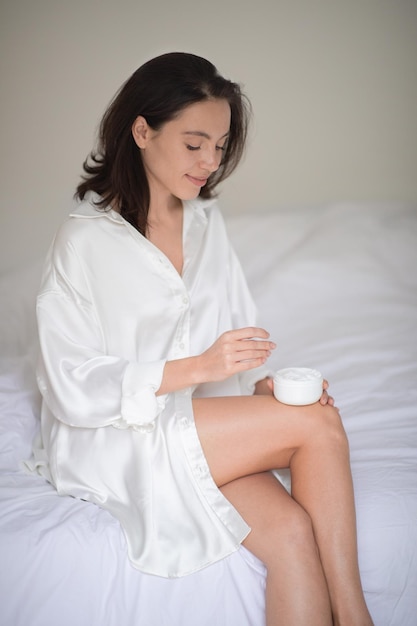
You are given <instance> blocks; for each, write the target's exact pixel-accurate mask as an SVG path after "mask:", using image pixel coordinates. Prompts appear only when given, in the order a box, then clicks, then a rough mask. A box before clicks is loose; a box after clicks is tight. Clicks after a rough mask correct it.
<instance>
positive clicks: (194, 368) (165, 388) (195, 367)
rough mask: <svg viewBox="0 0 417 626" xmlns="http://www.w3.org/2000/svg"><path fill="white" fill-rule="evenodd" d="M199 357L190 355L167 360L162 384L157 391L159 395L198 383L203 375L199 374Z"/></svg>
mask: <svg viewBox="0 0 417 626" xmlns="http://www.w3.org/2000/svg"><path fill="white" fill-rule="evenodd" d="M199 369H200V367H199V357H198V356H190V357H186V358H184V359H175V360H173V361H167V362H166V363H165V367H164V373H163V376H162V382H161V386H160V387H159V389H158V391H157V392H156V395H157V396H160V395H163V394H165V393H170V392H172V391H178V390H179V389H185V388H186V387H192V386H194V385H198V384H199V383H200V382H202V381H201V380H200V378H201V376H199Z"/></svg>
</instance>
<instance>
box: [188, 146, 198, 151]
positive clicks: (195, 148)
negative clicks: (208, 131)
mask: <svg viewBox="0 0 417 626" xmlns="http://www.w3.org/2000/svg"><path fill="white" fill-rule="evenodd" d="M187 150H200V146H190V145H187Z"/></svg>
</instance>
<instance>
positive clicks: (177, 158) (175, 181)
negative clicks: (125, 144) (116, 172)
mask: <svg viewBox="0 0 417 626" xmlns="http://www.w3.org/2000/svg"><path fill="white" fill-rule="evenodd" d="M229 128H230V106H229V103H228V102H227V100H205V101H203V102H197V103H195V104H191V105H189V106H188V107H187V108H185V109H184V110H183V111H181V112H180V113H179V115H178V116H177V117H176V118H175V119H173V120H171V121H170V122H167V123H166V124H164V125H163V126H162V128H161V129H160V130H158V131H155V130H153V129H152V128H150V126H148V124H147V122H146V120H145V118H144V117H142V116H139V117H138V118H137V119H136V120H135V122H134V124H133V126H132V133H133V138H134V140H135V142H136V144H137V145H138V146H139V148H140V149H141V151H142V160H143V164H144V167H145V171H146V174H147V177H148V182H149V188H150V191H151V204H152V203H154V202H155V201H156V202H163V201H168V203H169V201H170V200H172V198H175V199H177V198H178V199H180V200H191V199H193V198H195V197H197V196H198V194H199V193H200V189H201V187H203V186H204V185H205V184H206V182H207V179H208V177H209V176H210V174H212V173H213V172H215V171H216V170H217V169H218V167H219V165H220V162H221V160H222V156H223V151H224V149H225V146H226V142H227V137H228V134H229Z"/></svg>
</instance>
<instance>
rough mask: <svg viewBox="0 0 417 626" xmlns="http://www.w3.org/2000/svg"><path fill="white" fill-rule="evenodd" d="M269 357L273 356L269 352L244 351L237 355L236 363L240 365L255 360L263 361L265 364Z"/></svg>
mask: <svg viewBox="0 0 417 626" xmlns="http://www.w3.org/2000/svg"><path fill="white" fill-rule="evenodd" d="M269 356H271V353H270V352H269V350H268V351H264V350H262V351H261V350H242V351H241V352H237V353H236V363H240V362H242V361H253V360H254V359H262V360H263V362H265V361H266V360H267V358H268V357H269Z"/></svg>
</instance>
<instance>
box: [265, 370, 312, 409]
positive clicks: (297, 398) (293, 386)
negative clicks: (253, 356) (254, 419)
mask: <svg viewBox="0 0 417 626" xmlns="http://www.w3.org/2000/svg"><path fill="white" fill-rule="evenodd" d="M322 393H323V376H322V375H321V374H320V372H318V371H317V370H313V369H310V368H308V367H287V368H285V369H282V370H278V371H277V372H276V373H275V376H274V396H275V397H276V399H277V400H279V401H280V402H283V403H284V404H293V405H295V406H302V405H304V404H313V403H314V402H317V401H318V400H320V398H321V394H322Z"/></svg>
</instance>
